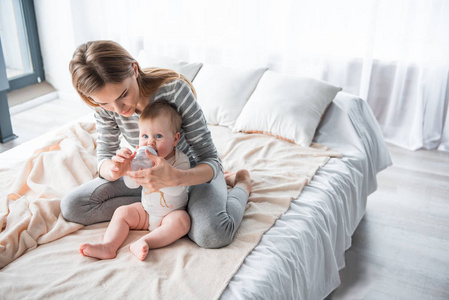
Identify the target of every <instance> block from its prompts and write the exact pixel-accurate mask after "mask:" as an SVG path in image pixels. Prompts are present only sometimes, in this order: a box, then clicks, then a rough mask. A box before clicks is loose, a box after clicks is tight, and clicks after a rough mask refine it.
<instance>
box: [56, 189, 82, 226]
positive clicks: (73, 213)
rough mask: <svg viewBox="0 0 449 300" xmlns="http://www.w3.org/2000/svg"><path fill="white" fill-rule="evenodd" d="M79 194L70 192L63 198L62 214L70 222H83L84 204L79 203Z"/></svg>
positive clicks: (61, 204)
mask: <svg viewBox="0 0 449 300" xmlns="http://www.w3.org/2000/svg"><path fill="white" fill-rule="evenodd" d="M79 199H80V198H79V195H77V194H76V193H73V192H72V193H69V194H67V195H66V196H64V197H63V198H62V199H61V203H60V208H61V215H62V216H63V217H64V219H65V220H67V221H69V222H75V223H80V224H83V225H86V224H84V223H83V215H84V212H83V211H82V205H80V203H79Z"/></svg>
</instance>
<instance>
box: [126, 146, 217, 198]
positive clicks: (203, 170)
mask: <svg viewBox="0 0 449 300" xmlns="http://www.w3.org/2000/svg"><path fill="white" fill-rule="evenodd" d="M145 153H146V154H147V156H148V157H149V158H150V159H151V160H152V161H153V167H152V168H149V169H144V170H140V171H129V172H127V175H128V176H129V177H130V178H131V179H132V180H134V181H135V182H137V183H138V184H140V185H142V186H145V188H146V189H147V190H148V191H150V192H154V191H158V190H160V189H161V188H164V187H169V186H177V185H183V186H189V185H197V184H202V183H205V182H208V181H210V180H212V178H213V177H214V171H213V169H212V168H211V167H210V166H209V165H207V164H199V165H197V166H195V167H194V168H192V169H188V170H180V169H176V168H174V167H173V166H172V165H170V164H169V163H168V162H167V161H166V160H165V159H163V158H162V157H158V156H156V155H154V154H152V153H150V152H149V151H148V150H146V151H145Z"/></svg>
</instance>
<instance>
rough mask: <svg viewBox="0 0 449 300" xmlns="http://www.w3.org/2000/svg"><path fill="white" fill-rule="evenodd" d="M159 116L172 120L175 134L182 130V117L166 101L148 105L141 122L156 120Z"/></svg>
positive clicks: (140, 119) (141, 116)
mask: <svg viewBox="0 0 449 300" xmlns="http://www.w3.org/2000/svg"><path fill="white" fill-rule="evenodd" d="M159 116H165V117H167V118H168V119H169V120H170V122H171V125H172V129H173V130H174V131H175V133H176V132H179V131H180V130H181V124H182V118H181V116H180V115H179V113H178V112H177V111H176V109H175V108H174V107H173V106H172V105H171V104H170V103H168V102H166V101H164V100H158V101H156V102H153V103H150V104H149V105H147V106H146V107H145V109H144V110H143V112H142V114H141V115H140V118H139V122H142V121H145V120H154V119H156V118H157V117H159Z"/></svg>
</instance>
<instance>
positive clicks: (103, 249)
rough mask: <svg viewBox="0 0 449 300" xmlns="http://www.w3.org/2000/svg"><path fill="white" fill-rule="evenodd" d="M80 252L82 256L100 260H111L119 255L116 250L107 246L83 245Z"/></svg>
mask: <svg viewBox="0 0 449 300" xmlns="http://www.w3.org/2000/svg"><path fill="white" fill-rule="evenodd" d="M79 252H80V253H81V255H82V256H89V257H95V258H99V259H111V258H114V257H115V256H116V255H117V250H114V249H113V248H111V247H110V246H108V245H105V244H82V245H81V246H80V248H79Z"/></svg>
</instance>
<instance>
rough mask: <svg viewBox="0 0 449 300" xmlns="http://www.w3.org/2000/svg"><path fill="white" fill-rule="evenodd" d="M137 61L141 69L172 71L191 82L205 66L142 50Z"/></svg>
mask: <svg viewBox="0 0 449 300" xmlns="http://www.w3.org/2000/svg"><path fill="white" fill-rule="evenodd" d="M137 61H138V62H139V65H140V67H141V68H150V67H158V68H163V69H170V70H173V71H176V72H178V73H181V74H182V75H184V76H185V77H187V79H189V80H190V81H193V80H194V79H195V76H196V74H198V71H199V70H200V69H201V67H202V66H203V64H202V63H187V62H185V61H180V60H177V59H175V58H173V57H168V56H157V55H153V54H151V53H150V52H149V51H146V50H141V51H140V52H139V55H138V56H137Z"/></svg>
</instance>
